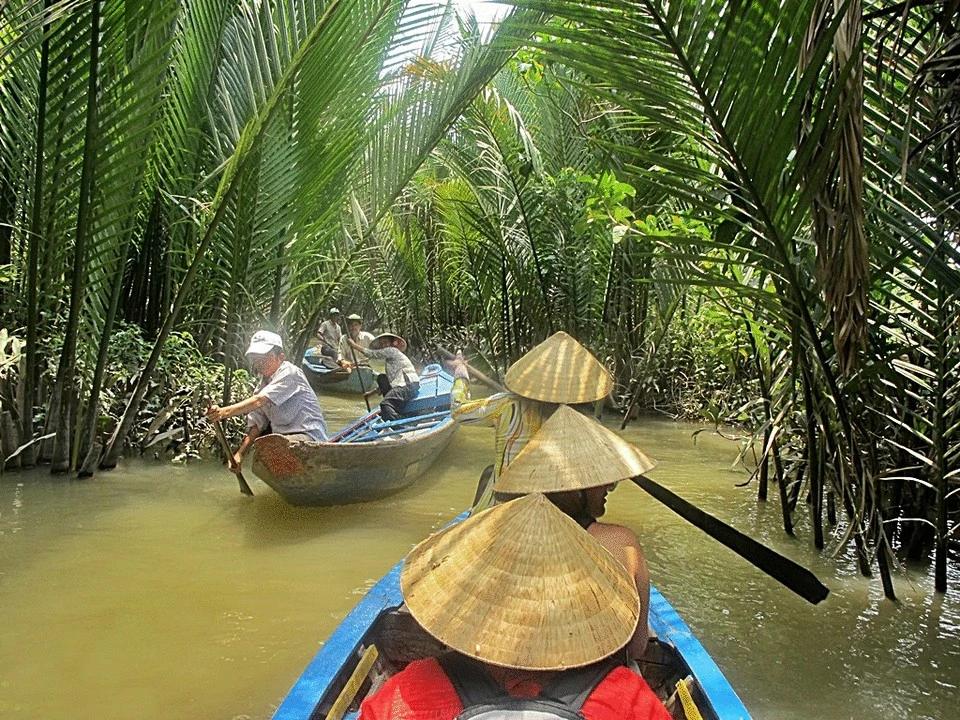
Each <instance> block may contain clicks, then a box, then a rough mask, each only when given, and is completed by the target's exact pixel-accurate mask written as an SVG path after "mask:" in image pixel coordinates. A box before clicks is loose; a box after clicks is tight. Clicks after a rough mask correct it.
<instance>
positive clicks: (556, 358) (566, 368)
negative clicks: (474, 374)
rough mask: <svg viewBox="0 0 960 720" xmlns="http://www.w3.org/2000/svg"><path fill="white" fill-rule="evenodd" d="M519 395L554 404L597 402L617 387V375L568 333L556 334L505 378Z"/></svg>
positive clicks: (531, 351)
mask: <svg viewBox="0 0 960 720" xmlns="http://www.w3.org/2000/svg"><path fill="white" fill-rule="evenodd" d="M503 381H504V384H505V385H506V386H507V388H508V389H509V390H511V391H512V392H515V393H516V394H517V395H522V396H523V397H528V398H531V399H533V400H540V401H542V402H550V403H568V404H570V405H574V404H576V403H584V402H594V401H595V400H600V399H601V398H605V397H606V396H607V395H609V394H610V391H611V390H612V389H613V377H612V376H611V375H610V373H609V371H608V370H607V369H606V368H605V367H604V366H603V365H601V364H600V361H599V360H597V358H595V357H594V356H593V353H591V352H590V351H589V350H587V349H586V348H585V347H584V346H583V345H581V344H580V343H578V342H577V341H576V340H574V339H573V338H572V337H570V336H569V335H567V334H566V333H565V332H558V333H554V334H553V335H551V336H550V337H548V338H547V339H546V340H544V341H543V342H542V343H540V344H539V345H537V346H536V347H535V348H533V349H532V350H530V352H528V353H527V354H526V355H524V356H523V357H522V358H520V359H519V360H517V361H516V362H515V363H514V364H513V365H511V366H510V369H509V370H507V374H506V376H505V377H504V380H503Z"/></svg>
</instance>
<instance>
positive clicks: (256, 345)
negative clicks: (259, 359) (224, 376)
mask: <svg viewBox="0 0 960 720" xmlns="http://www.w3.org/2000/svg"><path fill="white" fill-rule="evenodd" d="M274 348H276V349H277V350H283V340H281V339H280V336H279V335H277V334H276V333H272V332H270V331H269V330H257V332H255V333H254V334H253V337H252V338H250V347H248V348H247V352H246V354H247V355H266V354H267V353H268V352H270V351H271V350H273V349H274Z"/></svg>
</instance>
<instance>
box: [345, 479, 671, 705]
mask: <svg viewBox="0 0 960 720" xmlns="http://www.w3.org/2000/svg"><path fill="white" fill-rule="evenodd" d="M400 583H401V589H402V591H403V597H404V601H405V602H406V606H407V608H408V609H409V611H410V613H411V614H412V615H413V617H414V618H415V619H416V620H417V622H418V623H419V624H420V625H421V626H422V627H423V628H424V629H425V630H426V631H427V632H428V633H430V634H431V635H433V636H434V637H435V638H436V639H437V640H439V641H440V642H441V643H443V644H444V645H446V646H447V647H448V648H450V650H451V652H450V653H448V654H446V655H443V656H440V657H438V658H433V657H430V658H426V659H423V660H415V661H413V662H411V663H410V664H409V665H407V666H406V667H405V668H404V669H403V670H401V671H400V672H399V673H397V674H396V675H394V676H393V677H391V678H390V679H389V680H387V681H386V683H385V684H384V685H383V687H382V688H381V689H380V690H379V691H378V692H376V693H375V694H374V695H372V696H370V697H368V698H367V699H366V700H364V702H363V704H362V705H361V707H360V719H361V720H401V719H402V720H421V719H423V720H425V719H427V718H429V719H430V720H452V719H453V718H457V717H467V716H469V717H485V718H486V717H489V718H494V717H496V718H506V717H518V718H519V717H521V714H520V713H521V712H522V711H524V710H526V711H527V712H529V713H531V714H532V712H533V711H539V712H540V713H541V714H538V715H536V717H541V718H585V719H586V720H640V719H641V718H642V719H643V720H669V719H670V715H669V714H668V713H667V711H666V709H665V708H664V706H663V704H662V703H661V702H660V700H659V699H658V698H657V696H656V695H655V694H654V693H653V691H652V690H651V689H650V687H649V685H647V683H646V681H645V680H644V679H643V678H641V677H640V676H639V675H637V674H636V673H634V672H632V671H631V670H629V669H627V668H626V667H624V664H623V662H624V654H623V652H622V651H623V648H624V646H625V645H626V644H627V642H628V641H629V640H630V638H631V637H632V635H633V632H634V629H635V628H636V626H637V622H638V620H639V616H640V610H639V604H640V602H639V597H638V596H637V592H636V588H635V587H634V584H633V582H632V580H631V578H630V577H629V576H628V575H627V573H626V571H625V570H624V568H623V566H622V565H620V564H619V563H617V562H616V560H615V559H614V558H612V557H611V556H610V554H609V553H608V552H606V550H604V549H603V547H602V546H601V545H600V544H599V543H598V542H597V541H596V540H594V539H593V538H592V537H591V536H590V535H589V534H587V533H585V532H584V531H583V530H582V529H581V528H579V527H578V526H577V524H576V523H575V522H573V520H571V519H570V518H569V517H567V516H566V515H564V514H563V513H561V512H560V511H559V510H557V508H555V507H554V506H553V505H552V504H551V503H550V502H549V501H548V500H547V499H546V498H545V497H544V496H543V495H539V494H533V495H528V496H526V497H523V498H520V499H518V500H514V501H512V502H509V503H505V504H503V505H498V506H497V507H494V508H491V509H489V510H486V511H484V512H481V513H479V514H477V515H474V516H472V517H470V518H468V519H467V520H465V521H463V522H462V523H459V524H457V525H453V526H451V527H449V528H447V529H445V530H442V531H441V532H439V533H436V534H435V535H433V536H431V537H429V538H427V539H426V540H424V541H423V542H422V543H420V544H419V545H418V546H417V547H415V548H414V549H413V551H412V552H411V553H410V555H409V556H408V557H407V559H406V562H405V564H404V567H403V571H402V573H401V576H400ZM481 705H482V706H485V709H484V711H482V712H480V713H478V712H477V711H478V710H479V706H481ZM474 713H476V714H474ZM578 713H579V714H578ZM468 714H469V715H468ZM524 717H528V716H524Z"/></svg>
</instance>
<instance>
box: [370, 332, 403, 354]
mask: <svg viewBox="0 0 960 720" xmlns="http://www.w3.org/2000/svg"><path fill="white" fill-rule="evenodd" d="M386 340H399V341H400V352H406V350H407V341H406V340H404V339H403V338H402V337H400V336H399V335H397V334H396V333H392V332H385V333H380V334H379V335H377V336H376V337H375V338H374V339H373V340H371V341H370V349H371V350H379V349H381V348H382V347H383V346H384V341H386Z"/></svg>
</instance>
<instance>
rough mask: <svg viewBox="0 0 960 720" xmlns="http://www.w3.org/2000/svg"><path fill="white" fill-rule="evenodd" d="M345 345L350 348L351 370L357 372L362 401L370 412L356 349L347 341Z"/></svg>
mask: <svg viewBox="0 0 960 720" xmlns="http://www.w3.org/2000/svg"><path fill="white" fill-rule="evenodd" d="M347 346H348V347H349V348H350V357H351V358H353V370H354V372H357V373H359V374H358V375H357V379H358V380H359V381H360V392H362V393H363V402H364V404H365V405H366V406H367V412H370V401H369V400H368V399H367V387H366V385H364V384H363V373H362V372H360V368H359V367H358V365H357V351H356V350H354V349H353V345H351V344H350V343H347Z"/></svg>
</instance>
